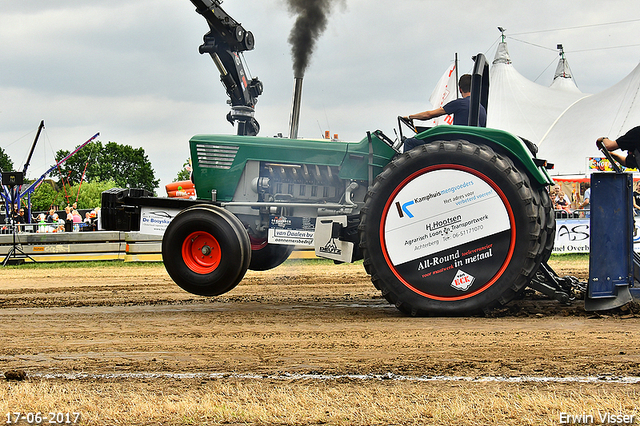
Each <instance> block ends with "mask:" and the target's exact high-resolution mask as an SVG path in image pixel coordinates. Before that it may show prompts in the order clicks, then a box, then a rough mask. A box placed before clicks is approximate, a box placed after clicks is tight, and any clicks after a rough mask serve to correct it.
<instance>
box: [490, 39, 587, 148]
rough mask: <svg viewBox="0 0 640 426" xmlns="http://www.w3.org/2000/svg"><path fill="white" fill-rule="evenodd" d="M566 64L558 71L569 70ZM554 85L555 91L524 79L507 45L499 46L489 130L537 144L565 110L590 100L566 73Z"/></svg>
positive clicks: (492, 79)
mask: <svg viewBox="0 0 640 426" xmlns="http://www.w3.org/2000/svg"><path fill="white" fill-rule="evenodd" d="M563 62H564V63H563V64H562V67H560V65H559V69H561V70H564V69H565V68H564V67H567V69H568V66H567V65H566V61H563ZM561 74H562V71H561ZM554 83H555V85H554V86H553V87H546V86H542V85H540V84H537V83H534V82H532V81H531V80H529V79H527V78H526V77H524V76H523V75H522V74H520V73H519V72H518V71H517V70H516V69H515V67H514V66H513V63H512V62H511V58H510V57H509V52H508V50H507V44H506V43H505V42H502V43H500V44H499V45H498V49H497V51H496V55H495V59H494V61H493V65H492V67H491V72H490V88H489V107H488V111H487V127H493V128H496V129H502V130H506V131H508V132H510V133H513V134H515V135H518V136H520V137H522V138H525V139H528V140H530V141H531V142H533V143H536V144H537V143H538V142H540V141H541V140H542V138H543V137H544V136H545V134H546V133H547V131H548V130H549V129H550V128H551V127H552V126H553V124H554V123H555V121H556V120H557V119H558V117H559V116H560V115H562V113H563V112H564V111H565V110H567V109H568V108H570V107H571V106H572V105H573V104H575V103H576V102H577V101H579V100H580V99H582V98H585V97H587V96H589V95H586V94H584V93H581V92H580V91H579V90H578V89H577V87H575V83H573V79H572V78H571V76H570V74H569V76H568V77H567V74H566V73H564V75H562V76H560V77H558V78H556V79H555V80H554ZM571 85H573V87H574V89H572V88H571Z"/></svg>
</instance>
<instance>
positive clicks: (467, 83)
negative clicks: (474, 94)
mask: <svg viewBox="0 0 640 426" xmlns="http://www.w3.org/2000/svg"><path fill="white" fill-rule="evenodd" d="M458 87H459V88H460V91H461V92H463V93H469V92H471V74H464V75H463V76H462V77H460V80H459V81H458Z"/></svg>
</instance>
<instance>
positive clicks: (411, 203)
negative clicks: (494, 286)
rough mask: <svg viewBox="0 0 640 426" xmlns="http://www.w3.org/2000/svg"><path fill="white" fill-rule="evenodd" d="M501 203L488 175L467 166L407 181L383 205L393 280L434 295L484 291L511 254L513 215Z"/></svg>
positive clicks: (430, 169) (440, 168)
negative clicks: (394, 277)
mask: <svg viewBox="0 0 640 426" xmlns="http://www.w3.org/2000/svg"><path fill="white" fill-rule="evenodd" d="M503 198H504V194H503V193H502V191H501V190H500V188H498V187H497V185H495V184H494V183H493V182H492V181H491V180H490V179H489V178H487V177H486V176H484V175H482V174H481V173H480V172H478V171H476V170H472V169H469V168H467V167H464V166H459V165H447V166H433V167H427V168H425V169H423V170H420V171H418V172H416V173H414V174H413V175H412V176H409V177H407V179H405V181H404V182H403V184H401V185H399V186H398V187H397V189H396V191H395V193H394V194H392V197H391V198H389V200H388V202H387V206H386V207H385V209H384V212H385V213H386V215H385V217H383V221H382V223H381V225H382V227H381V232H380V237H381V239H382V247H383V250H384V254H385V257H387V258H388V259H387V262H388V264H389V265H390V266H391V267H392V270H393V272H394V274H395V275H396V277H397V278H398V279H399V280H400V281H401V282H403V283H404V284H405V285H406V286H407V287H409V288H410V289H411V290H413V291H415V292H417V293H419V294H422V295H424V296H427V297H431V298H443V299H452V300H454V299H458V298H465V297H469V296H472V295H473V294H475V293H477V292H479V291H482V290H483V289H484V288H486V287H487V286H488V285H490V284H491V280H492V278H493V277H494V276H496V274H498V272H499V271H500V270H501V269H502V268H503V266H504V265H505V264H506V263H508V261H509V258H510V256H511V254H512V252H513V237H512V235H511V233H512V232H511V230H512V228H513V227H512V222H513V212H512V211H511V209H510V208H509V207H508V206H509V204H508V203H505V202H504V201H503Z"/></svg>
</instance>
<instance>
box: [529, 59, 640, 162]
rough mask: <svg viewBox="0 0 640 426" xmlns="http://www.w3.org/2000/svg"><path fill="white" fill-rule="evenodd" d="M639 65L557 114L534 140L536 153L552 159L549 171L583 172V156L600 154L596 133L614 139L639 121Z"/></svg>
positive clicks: (585, 159) (598, 135) (584, 160)
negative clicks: (602, 88)
mask: <svg viewBox="0 0 640 426" xmlns="http://www.w3.org/2000/svg"><path fill="white" fill-rule="evenodd" d="M638 94H640V65H638V66H637V67H636V68H635V69H634V70H633V71H632V72H631V73H630V74H629V75H628V76H627V77H625V78H624V79H623V80H622V81H620V82H619V83H618V84H616V85H614V86H612V87H610V88H608V89H606V90H604V91H602V92H600V93H598V94H595V95H592V96H590V97H588V98H585V99H581V100H580V101H578V102H576V103H575V104H574V105H572V106H571V108H569V109H567V110H566V111H565V112H564V113H563V114H561V115H560V116H559V117H558V119H557V121H556V122H555V123H554V124H553V126H551V128H550V129H549V130H548V132H547V134H546V135H545V136H543V137H542V138H541V139H540V141H538V146H539V149H540V151H539V156H540V157H541V158H544V159H547V160H549V161H550V162H552V163H555V169H554V170H553V171H552V173H553V174H560V175H563V174H584V173H587V158H588V157H601V156H602V154H601V153H600V151H598V149H597V148H596V146H595V141H596V139H597V138H598V137H600V136H608V137H610V138H611V139H615V138H617V137H618V136H620V135H622V134H624V133H625V132H627V131H628V130H629V129H631V128H633V127H635V126H638V125H640V98H638Z"/></svg>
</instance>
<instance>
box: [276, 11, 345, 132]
mask: <svg viewBox="0 0 640 426" xmlns="http://www.w3.org/2000/svg"><path fill="white" fill-rule="evenodd" d="M336 2H339V3H343V4H344V0H287V3H288V6H289V10H290V11H291V13H293V14H295V15H297V17H298V18H297V19H296V22H295V24H294V25H293V28H292V29H291V33H290V34H289V43H290V44H291V57H292V59H293V76H294V77H295V87H294V92H293V105H292V108H291V123H290V129H289V130H290V132H289V137H290V138H291V139H297V138H298V122H299V120H300V103H301V98H302V78H303V77H304V72H305V71H306V69H307V67H308V66H309V61H310V60H311V55H312V54H313V50H314V48H315V44H316V40H317V39H318V37H320V35H321V34H322V33H323V32H324V30H325V29H326V28H327V22H328V16H329V12H330V11H331V6H332V5H333V4H334V3H336Z"/></svg>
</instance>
